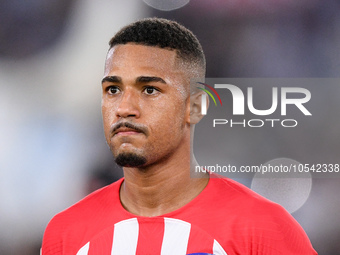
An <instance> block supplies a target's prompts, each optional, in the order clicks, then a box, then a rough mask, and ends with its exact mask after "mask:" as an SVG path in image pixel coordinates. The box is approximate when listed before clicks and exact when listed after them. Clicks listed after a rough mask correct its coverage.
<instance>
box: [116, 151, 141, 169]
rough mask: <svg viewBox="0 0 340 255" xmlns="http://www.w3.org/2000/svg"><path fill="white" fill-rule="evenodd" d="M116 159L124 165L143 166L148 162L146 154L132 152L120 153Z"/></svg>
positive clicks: (120, 164)
mask: <svg viewBox="0 0 340 255" xmlns="http://www.w3.org/2000/svg"><path fill="white" fill-rule="evenodd" d="M115 161H116V163H117V164H118V165H119V166H122V167H142V166H145V165H146V163H147V160H146V158H145V157H144V156H142V155H139V154H137V153H132V152H123V153H119V154H118V155H117V156H115Z"/></svg>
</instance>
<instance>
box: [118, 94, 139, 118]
mask: <svg viewBox="0 0 340 255" xmlns="http://www.w3.org/2000/svg"><path fill="white" fill-rule="evenodd" d="M116 115H117V117H120V118H128V117H134V118H139V117H140V108H139V98H138V95H137V93H136V92H134V91H132V90H130V89H127V90H125V91H124V92H123V94H122V96H121V98H120V101H119V105H118V107H117V111H116Z"/></svg>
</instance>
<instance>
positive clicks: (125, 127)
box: [111, 122, 147, 137]
mask: <svg viewBox="0 0 340 255" xmlns="http://www.w3.org/2000/svg"><path fill="white" fill-rule="evenodd" d="M138 134H145V135H147V129H146V127H145V126H143V125H140V124H135V123H130V122H121V123H116V124H115V125H113V126H112V128H111V136H112V137H114V136H131V135H138Z"/></svg>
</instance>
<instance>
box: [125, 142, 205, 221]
mask: <svg viewBox="0 0 340 255" xmlns="http://www.w3.org/2000/svg"><path fill="white" fill-rule="evenodd" d="M183 155H185V156H184V157H183ZM195 165H197V163H196V160H195V158H194V156H193V155H192V158H191V160H190V150H189V149H188V148H187V149H186V150H185V153H184V154H183V153H181V152H178V151H177V153H176V154H175V155H172V156H170V157H168V158H167V159H165V160H162V161H161V162H159V163H155V164H152V165H151V166H148V167H146V168H143V169H140V168H127V167H125V168H124V177H125V178H124V182H123V184H122V186H121V190H120V199H121V202H122V205H123V206H124V208H125V209H126V210H128V211H129V212H131V213H133V214H135V215H139V216H147V217H152V216H159V215H163V214H166V213H169V212H172V211H174V210H177V209H179V208H181V207H182V206H184V205H186V204H187V203H189V202H190V201H191V200H192V199H194V198H195V197H196V196H197V195H198V194H199V193H200V192H201V191H202V190H203V189H204V188H205V187H206V185H207V183H208V181H209V178H207V175H206V174H204V173H201V174H200V175H199V176H198V175H197V176H194V177H193V174H191V173H194V171H195Z"/></svg>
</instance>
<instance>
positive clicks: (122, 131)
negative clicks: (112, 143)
mask: <svg viewBox="0 0 340 255" xmlns="http://www.w3.org/2000/svg"><path fill="white" fill-rule="evenodd" d="M140 133H141V132H140V131H138V130H136V129H132V128H127V127H122V128H118V129H117V130H116V131H114V132H113V136H128V135H137V134H140Z"/></svg>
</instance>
